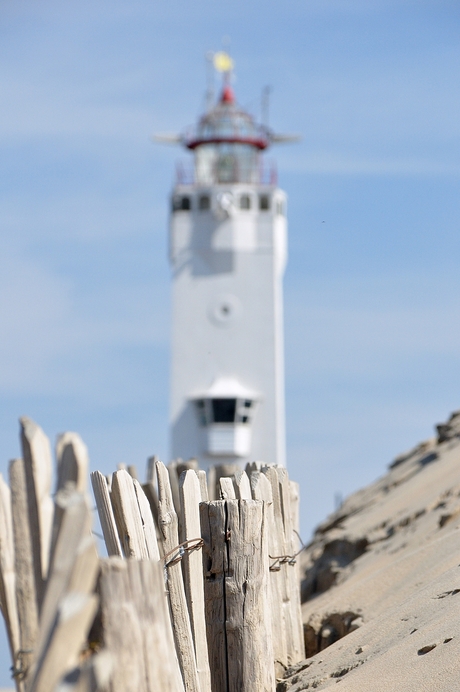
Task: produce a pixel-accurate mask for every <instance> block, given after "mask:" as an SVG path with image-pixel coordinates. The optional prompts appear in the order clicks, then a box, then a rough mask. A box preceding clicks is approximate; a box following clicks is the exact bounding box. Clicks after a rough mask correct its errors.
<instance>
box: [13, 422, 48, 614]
mask: <svg viewBox="0 0 460 692" xmlns="http://www.w3.org/2000/svg"><path fill="white" fill-rule="evenodd" d="M20 424H21V446H22V454H23V459H24V469H25V475H26V487H27V508H28V515H29V527H30V536H31V542H32V555H33V563H34V569H35V582H36V586H37V596H38V602H39V604H40V602H41V599H42V594H43V584H44V580H45V579H46V576H47V574H48V562H49V555H50V543H51V527H52V521H53V510H54V505H53V501H52V499H51V495H50V492H51V474H52V462H51V447H50V443H49V440H48V438H47V437H46V435H45V433H44V432H43V430H42V429H41V428H40V426H38V425H37V424H36V423H35V422H34V421H32V420H31V419H30V418H26V417H24V418H21V419H20Z"/></svg>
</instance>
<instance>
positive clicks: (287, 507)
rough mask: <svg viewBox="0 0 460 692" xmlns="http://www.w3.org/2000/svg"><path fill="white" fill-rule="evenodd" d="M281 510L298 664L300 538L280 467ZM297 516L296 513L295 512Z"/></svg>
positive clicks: (300, 636) (289, 490) (302, 647)
mask: <svg viewBox="0 0 460 692" xmlns="http://www.w3.org/2000/svg"><path fill="white" fill-rule="evenodd" d="M276 471H277V474H278V480H279V488H280V497H281V508H282V514H283V524H284V549H285V555H291V556H292V558H291V560H289V561H288V563H287V565H286V567H287V570H286V574H287V579H288V588H289V591H290V595H289V602H290V610H291V623H292V635H293V640H292V641H293V650H292V657H293V663H298V662H299V661H302V660H303V659H304V658H305V643H304V637H303V624H302V609H301V604H300V579H299V571H298V566H297V552H298V548H297V546H298V542H299V541H298V537H297V535H296V534H295V532H294V527H293V525H292V518H293V508H292V506H291V497H292V487H291V485H290V481H289V475H288V472H287V469H285V468H284V467H282V466H279V467H278V468H277V469H276ZM294 514H295V511H294Z"/></svg>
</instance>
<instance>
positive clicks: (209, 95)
mask: <svg viewBox="0 0 460 692" xmlns="http://www.w3.org/2000/svg"><path fill="white" fill-rule="evenodd" d="M213 105H214V53H213V52H212V51H210V50H209V51H208V52H207V53H206V110H208V111H210V110H211V108H212V107H213Z"/></svg>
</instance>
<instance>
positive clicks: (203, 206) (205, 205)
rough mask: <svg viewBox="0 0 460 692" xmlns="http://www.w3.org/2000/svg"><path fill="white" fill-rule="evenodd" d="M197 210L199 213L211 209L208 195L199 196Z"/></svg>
mask: <svg viewBox="0 0 460 692" xmlns="http://www.w3.org/2000/svg"><path fill="white" fill-rule="evenodd" d="M198 208H199V209H200V210H201V211H205V210H207V209H210V208H211V200H210V198H209V195H201V197H200V199H199V201H198Z"/></svg>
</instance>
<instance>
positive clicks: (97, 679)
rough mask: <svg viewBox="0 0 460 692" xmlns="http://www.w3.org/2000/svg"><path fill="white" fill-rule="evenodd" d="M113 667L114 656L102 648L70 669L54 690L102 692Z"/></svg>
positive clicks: (58, 691)
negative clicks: (79, 664)
mask: <svg viewBox="0 0 460 692" xmlns="http://www.w3.org/2000/svg"><path fill="white" fill-rule="evenodd" d="M114 668H115V660H114V656H113V655H112V654H111V653H110V651H107V650H105V649H103V650H102V651H99V653H97V654H95V655H94V656H91V658H90V659H89V660H87V661H85V662H84V663H83V664H82V665H81V666H78V667H77V668H74V669H73V670H71V671H70V672H69V673H68V674H67V675H66V676H65V677H64V678H63V679H62V680H61V681H60V682H59V683H58V685H57V686H56V688H55V689H54V692H102V691H103V690H106V689H107V688H108V686H109V684H110V679H111V677H112V674H113V671H114Z"/></svg>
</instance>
